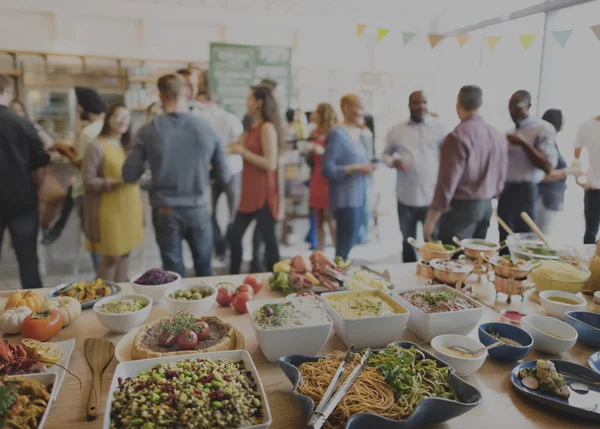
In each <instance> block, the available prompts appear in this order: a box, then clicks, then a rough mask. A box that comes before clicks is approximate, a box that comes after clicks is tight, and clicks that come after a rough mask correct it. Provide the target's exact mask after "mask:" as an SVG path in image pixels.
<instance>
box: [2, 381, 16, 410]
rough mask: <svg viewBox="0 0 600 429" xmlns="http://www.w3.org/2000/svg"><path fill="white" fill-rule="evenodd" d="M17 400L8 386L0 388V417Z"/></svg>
mask: <svg viewBox="0 0 600 429" xmlns="http://www.w3.org/2000/svg"><path fill="white" fill-rule="evenodd" d="M16 400H17V395H15V392H13V391H12V390H11V389H10V388H9V387H8V386H2V387H0V416H2V415H4V414H5V413H6V412H8V410H10V409H11V408H12V406H13V405H14V404H15V401H16Z"/></svg>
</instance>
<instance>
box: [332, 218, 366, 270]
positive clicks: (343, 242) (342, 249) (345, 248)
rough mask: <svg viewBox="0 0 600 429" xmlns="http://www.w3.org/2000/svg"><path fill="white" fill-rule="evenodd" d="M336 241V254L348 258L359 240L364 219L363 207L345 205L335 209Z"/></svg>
mask: <svg viewBox="0 0 600 429" xmlns="http://www.w3.org/2000/svg"><path fill="white" fill-rule="evenodd" d="M334 217H335V222H336V234H335V235H336V241H335V256H341V257H342V258H344V259H348V255H349V254H350V251H351V250H352V248H353V247H354V245H355V244H356V243H357V242H358V235H359V228H360V225H361V221H363V220H364V208H363V207H343V208H339V209H335V213H334Z"/></svg>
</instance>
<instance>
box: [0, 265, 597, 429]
mask: <svg viewBox="0 0 600 429" xmlns="http://www.w3.org/2000/svg"><path fill="white" fill-rule="evenodd" d="M384 268H387V269H388V270H389V271H390V274H391V278H392V282H393V283H394V284H395V286H396V289H398V290H402V289H408V288H411V287H415V286H418V285H420V284H422V281H421V280H418V279H417V278H416V276H415V264H399V265H395V266H388V267H375V269H380V270H383V269H384ZM263 276H264V278H265V280H266V277H267V275H266V274H265V275H263ZM243 278H244V276H243V275H239V276H222V277H210V278H203V279H201V281H202V282H204V283H207V284H210V285H216V284H217V283H219V282H223V281H227V282H231V283H233V284H235V285H238V284H239V283H240V282H241V281H242V280H243ZM199 281H200V279H184V280H183V283H184V284H193V283H199ZM121 286H122V287H123V290H122V292H121V293H122V294H127V293H133V289H132V288H131V286H130V285H129V284H122V285H121ZM476 290H477V292H478V293H479V294H480V297H481V299H483V300H486V301H487V302H488V303H490V302H492V303H493V302H494V298H493V297H494V292H495V291H494V289H493V286H492V285H491V284H482V285H477V286H476ZM41 292H42V293H43V294H46V293H47V292H48V290H42V291H41ZM2 295H3V296H7V294H6V293H2ZM280 296H281V295H280V294H278V293H274V292H272V291H270V290H269V289H268V286H267V285H266V284H265V287H264V288H263V290H262V291H261V292H260V293H259V294H258V295H257V298H256V299H264V298H269V297H280ZM586 298H587V299H588V308H587V309H588V310H593V304H592V302H591V299H590V298H589V297H586ZM5 300H6V298H3V299H2V301H1V302H0V305H2V306H4V301H5ZM505 300H506V297H505V296H504V297H502V296H501V297H500V302H496V303H495V304H494V306H495V307H496V308H499V309H505V308H511V309H515V310H519V311H521V312H524V313H527V314H534V313H542V309H541V306H540V305H539V304H537V303H535V302H534V301H535V298H531V297H530V298H529V299H528V298H527V297H526V299H525V303H524V304H521V299H520V298H515V299H513V302H512V304H510V305H507V304H506V301H505ZM167 314H168V311H167V308H166V305H165V304H159V305H156V306H155V307H154V308H152V312H151V315H150V317H149V318H148V321H152V320H155V319H157V318H158V317H161V316H164V315H167ZM209 314H213V315H216V316H218V317H220V318H221V319H223V320H224V321H226V322H229V323H231V324H232V325H233V326H234V327H235V328H237V329H238V330H239V331H241V332H242V333H243V334H244V336H245V340H246V342H245V343H246V345H245V349H246V350H248V352H249V353H250V354H251V355H252V358H253V359H254V362H255V364H256V367H257V368H258V372H259V374H260V377H261V379H262V382H263V384H264V387H265V390H266V392H267V399H268V402H269V406H270V408H271V413H272V416H273V424H272V426H271V427H272V428H276V429H284V428H285V429H292V428H303V427H305V423H304V422H305V420H304V416H302V415H301V411H300V407H299V405H298V404H297V402H296V400H295V398H294V397H293V396H292V393H291V392H292V387H291V384H290V383H289V381H288V380H287V378H286V377H285V376H284V375H283V373H282V372H281V370H280V369H279V364H277V363H269V362H268V361H267V360H266V359H265V357H264V356H263V354H262V352H261V350H260V348H259V345H258V342H257V340H256V338H255V336H254V332H253V330H252V326H251V324H250V322H249V320H248V317H249V316H248V315H246V314H243V315H240V314H237V313H235V312H234V311H233V309H231V308H222V307H217V306H215V307H213V309H212V310H211V312H210V313H209ZM486 321H500V315H499V314H498V313H496V312H495V311H493V310H492V309H490V308H485V310H484V315H483V317H482V320H481V323H483V322H486ZM470 336H472V337H473V338H477V331H476V330H473V332H471V334H470ZM91 337H95V338H105V339H108V340H110V341H112V342H113V343H115V344H116V343H117V342H118V341H119V340H120V338H121V337H122V335H120V334H114V333H112V332H110V331H108V330H107V329H106V328H104V327H103V326H102V325H101V324H100V323H99V322H98V321H97V320H96V316H95V315H94V312H93V310H91V309H89V310H84V311H83V313H82V315H81V316H80V317H79V319H77V320H76V321H75V322H74V323H73V324H72V325H70V326H68V327H66V328H64V329H63V330H62V331H61V332H60V333H59V334H58V335H57V336H56V337H54V338H53V339H52V341H63V340H68V339H71V338H75V340H76V343H75V350H74V352H73V355H72V358H71V363H70V365H69V370H70V371H72V372H73V373H75V374H77V376H78V377H79V378H81V381H82V383H83V388H82V389H80V388H79V383H78V381H77V380H76V379H75V378H73V377H72V376H70V375H67V376H66V378H65V380H64V383H63V385H62V387H61V390H60V393H59V396H58V398H57V400H56V401H55V402H54V403H53V405H52V408H51V411H50V415H49V419H48V422H47V424H46V426H45V428H46V429H75V428H77V429H79V428H89V429H98V428H101V427H102V420H103V417H102V415H103V413H104V407H105V403H106V396H107V394H108V388H109V386H110V382H111V379H112V376H113V372H114V370H115V367H116V366H117V364H118V362H117V360H116V358H113V360H112V362H111V363H110V364H109V366H108V368H107V369H106V371H105V372H104V376H103V378H102V398H103V399H102V402H101V409H100V411H99V413H98V414H99V416H98V418H97V419H96V420H95V421H91V422H87V421H86V405H87V399H88V394H89V388H90V384H91V371H90V369H89V367H88V364H87V362H86V359H85V357H84V353H83V343H84V340H85V339H86V338H91ZM14 339H17V337H14ZM399 339H401V340H404V341H414V342H417V343H418V344H420V345H423V346H425V348H426V349H427V350H431V348H430V347H429V346H428V345H425V344H424V343H423V342H422V341H420V340H419V339H418V338H417V337H415V336H414V335H413V334H412V333H411V332H410V331H408V330H405V331H404V332H402V334H401V335H400V336H399ZM345 349H346V347H345V346H344V345H343V344H342V342H341V341H340V340H339V338H338V337H337V336H336V335H335V333H332V334H331V336H330V338H329V340H328V342H327V344H326V345H325V347H324V348H323V350H322V351H321V353H322V354H327V353H329V352H331V351H333V350H345ZM594 351H595V350H593V349H591V348H589V347H586V346H584V345H581V344H580V343H577V344H576V345H575V347H574V348H572V349H571V350H570V351H569V352H568V353H564V354H562V355H560V356H552V358H555V359H564V360H569V361H572V362H575V363H578V364H580V365H584V366H587V360H588V357H589V356H590V354H592V353H593V352H594ZM537 358H548V356H547V355H541V354H539V353H538V352H536V351H535V350H534V351H533V352H532V353H531V354H530V355H529V356H528V357H527V358H526V360H533V359H537ZM514 366H516V364H515V363H510V364H502V363H498V362H496V361H494V360H493V359H492V358H490V357H488V359H487V360H486V362H485V364H484V365H483V367H482V368H481V369H480V370H479V371H478V372H476V373H475V374H473V375H470V376H467V377H463V378H464V379H465V380H466V381H467V382H468V383H470V384H472V385H474V386H475V387H476V388H477V389H479V390H480V391H481V393H482V395H483V402H482V403H481V405H479V406H477V407H476V408H474V409H473V410H472V411H470V412H468V413H466V414H464V415H462V416H460V417H458V418H456V419H454V420H451V421H449V422H448V423H445V424H441V425H437V426H435V427H436V428H456V429H459V428H460V429H480V428H482V427H490V428H491V427H494V428H500V427H503V428H505V427H507V428H519V429H525V428H561V427H563V426H568V427H570V428H573V427H582V428H584V427H590V428H591V427H596V428H597V427H598V423H597V422H595V423H594V422H586V421H583V420H577V419H574V418H572V417H569V416H562V415H560V414H558V413H555V412H553V411H550V410H546V409H545V408H542V407H541V406H538V405H537V404H535V403H533V402H530V401H528V400H526V399H525V398H524V397H522V396H521V395H519V394H518V393H517V391H516V390H515V389H514V388H513V387H512V386H511V383H510V380H509V373H510V370H511V369H512V368H513V367H514Z"/></svg>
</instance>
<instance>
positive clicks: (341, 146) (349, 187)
mask: <svg viewBox="0 0 600 429" xmlns="http://www.w3.org/2000/svg"><path fill="white" fill-rule="evenodd" d="M365 162H367V157H366V155H365V145H364V144H363V142H362V141H359V142H355V141H354V140H353V139H352V137H351V136H350V134H348V131H346V130H345V129H344V128H343V127H342V126H338V127H335V128H333V129H332V130H331V131H330V132H329V134H327V138H326V139H325V153H324V154H323V160H322V167H321V173H322V174H323V176H324V177H326V178H327V179H329V209H330V210H332V211H333V210H335V209H340V208H348V207H362V206H364V205H365V204H366V203H367V178H366V176H364V175H362V174H359V173H352V174H346V173H344V167H345V166H347V165H351V164H363V163H365Z"/></svg>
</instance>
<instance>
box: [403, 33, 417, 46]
mask: <svg viewBox="0 0 600 429" xmlns="http://www.w3.org/2000/svg"><path fill="white" fill-rule="evenodd" d="M416 35H417V33H411V32H408V31H405V32H404V33H402V41H403V43H404V46H406V45H408V43H409V42H410V41H411V40H412V39H413V38H414V37H415V36H416Z"/></svg>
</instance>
